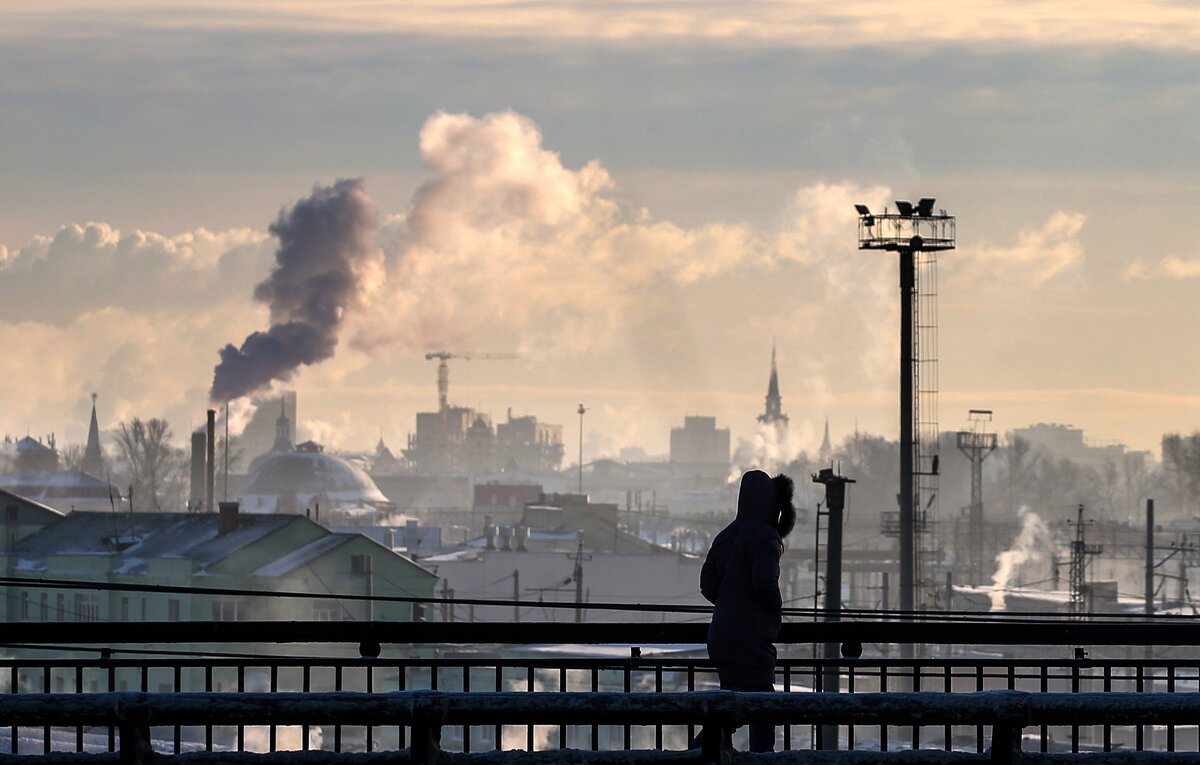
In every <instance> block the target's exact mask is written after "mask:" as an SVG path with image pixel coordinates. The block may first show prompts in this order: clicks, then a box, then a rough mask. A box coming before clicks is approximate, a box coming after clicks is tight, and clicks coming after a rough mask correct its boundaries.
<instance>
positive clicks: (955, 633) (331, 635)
mask: <svg viewBox="0 0 1200 765" xmlns="http://www.w3.org/2000/svg"><path fill="white" fill-rule="evenodd" d="M138 632H139V633H140V634H145V635H153V636H154V642H155V644H157V645H162V644H169V643H192V644H196V643H277V644H282V643H362V642H375V643H380V644H395V643H463V644H479V643H508V644H541V643H584V644H597V643H617V644H632V645H647V644H661V645H679V644H702V643H704V642H705V639H706V636H707V632H708V625H707V623H704V622H659V623H646V622H592V623H576V622H537V623H514V622H285V621H256V622H146V623H143V624H139V625H138ZM86 634H87V636H88V641H89V643H128V642H129V639H130V632H129V625H127V624H121V623H116V622H93V623H89V624H87V625H86ZM79 636H80V626H79V625H76V624H68V623H60V622H10V623H8V624H5V625H4V641H5V642H6V643H10V644H12V643H23V644H35V643H62V642H77V641H78V638H79ZM776 642H777V643H783V644H788V643H790V644H804V645H809V644H812V643H845V642H858V643H888V644H917V643H925V644H933V645H949V644H953V645H1052V646H1075V645H1133V646H1146V645H1158V646H1200V624H1190V623H1178V622H1173V623H1133V624H1127V623H1113V622H1070V623H1060V624H1022V623H1013V622H1003V621H999V622H984V621H980V622H955V623H953V624H948V623H938V622H893V621H861V622H855V621H844V622H786V623H785V624H784V625H783V627H782V629H781V631H780V634H779V637H778V638H777V639H776Z"/></svg>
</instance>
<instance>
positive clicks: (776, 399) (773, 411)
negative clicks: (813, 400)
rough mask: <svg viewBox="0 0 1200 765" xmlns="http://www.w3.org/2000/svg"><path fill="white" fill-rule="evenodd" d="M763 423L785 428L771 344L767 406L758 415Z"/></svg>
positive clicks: (773, 347) (785, 418) (785, 423)
mask: <svg viewBox="0 0 1200 765" xmlns="http://www.w3.org/2000/svg"><path fill="white" fill-rule="evenodd" d="M758 421H759V422H761V423H763V424H764V425H774V426H776V427H778V428H780V429H784V428H787V424H788V416H787V415H786V414H784V413H783V397H782V396H780V395H779V372H778V370H777V369H776V368H775V346H774V344H772V345H771V381H770V382H769V383H767V407H766V409H765V410H764V411H763V413H762V414H760V415H759V416H758Z"/></svg>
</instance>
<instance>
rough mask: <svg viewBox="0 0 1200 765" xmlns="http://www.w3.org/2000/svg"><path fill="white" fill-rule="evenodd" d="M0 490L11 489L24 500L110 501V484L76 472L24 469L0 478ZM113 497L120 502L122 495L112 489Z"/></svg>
mask: <svg viewBox="0 0 1200 765" xmlns="http://www.w3.org/2000/svg"><path fill="white" fill-rule="evenodd" d="M0 488H3V489H8V490H9V491H12V492H14V493H16V494H20V495H21V496H23V497H55V498H64V497H86V498H96V497H101V498H107V497H108V493H109V490H110V486H109V484H108V482H106V481H101V480H100V479H99V478H94V477H92V476H90V475H88V474H87V473H79V472H75V471H69V470H63V471H43V470H22V471H20V472H17V473H9V474H8V475H3V476H0ZM111 490H112V492H113V498H114V499H120V498H121V493H120V492H119V491H117V489H116V488H115V487H112V489H111Z"/></svg>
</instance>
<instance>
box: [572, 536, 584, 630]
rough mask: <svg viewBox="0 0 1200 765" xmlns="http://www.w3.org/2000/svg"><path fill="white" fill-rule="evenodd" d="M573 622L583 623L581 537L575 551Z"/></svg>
mask: <svg viewBox="0 0 1200 765" xmlns="http://www.w3.org/2000/svg"><path fill="white" fill-rule="evenodd" d="M574 579H575V621H576V622H577V623H582V622H583V608H582V606H583V537H582V536H580V537H579V549H578V550H576V551H575V574H574Z"/></svg>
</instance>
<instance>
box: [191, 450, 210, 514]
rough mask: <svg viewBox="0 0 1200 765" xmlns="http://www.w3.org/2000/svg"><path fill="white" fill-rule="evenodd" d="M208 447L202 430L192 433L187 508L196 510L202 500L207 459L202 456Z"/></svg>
mask: <svg viewBox="0 0 1200 765" xmlns="http://www.w3.org/2000/svg"><path fill="white" fill-rule="evenodd" d="M207 448H208V437H207V436H206V435H205V434H204V431H203V430H197V431H195V432H193V433H192V480H191V486H190V488H189V489H188V510H191V511H192V512H196V511H197V510H199V509H200V505H201V503H203V502H204V488H205V484H204V480H205V479H204V471H205V467H206V466H207V465H208V460H207V458H206V457H205V456H204V453H205V450H206V449H207Z"/></svg>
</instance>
